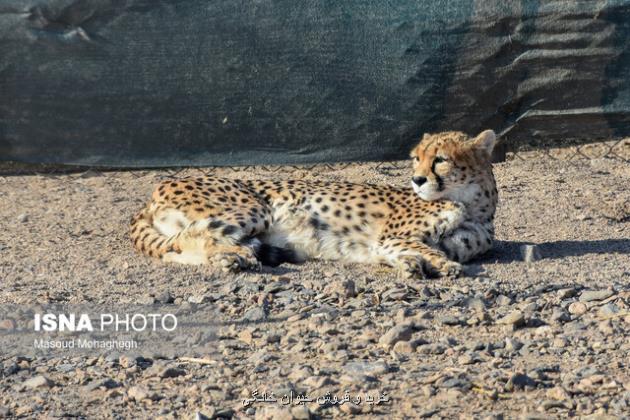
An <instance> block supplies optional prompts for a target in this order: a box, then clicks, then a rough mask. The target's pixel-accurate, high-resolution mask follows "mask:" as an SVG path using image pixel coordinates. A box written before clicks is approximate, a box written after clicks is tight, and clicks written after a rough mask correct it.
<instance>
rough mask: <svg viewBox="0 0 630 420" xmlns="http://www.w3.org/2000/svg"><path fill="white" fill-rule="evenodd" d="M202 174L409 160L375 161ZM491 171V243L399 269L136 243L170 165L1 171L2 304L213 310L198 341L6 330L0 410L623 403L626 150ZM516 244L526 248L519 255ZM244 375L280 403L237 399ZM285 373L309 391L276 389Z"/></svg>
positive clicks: (627, 294)
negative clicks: (88, 341)
mask: <svg viewBox="0 0 630 420" xmlns="http://www.w3.org/2000/svg"><path fill="white" fill-rule="evenodd" d="M191 172H194V173H198V172H196V171H191ZM185 173H186V172H183V173H181V174H180V175H184V174H185ZM215 173H216V174H217V175H221V176H227V177H235V178H254V177H258V178H259V177H264V178H274V177H283V178H285V177H289V176H290V177H294V178H298V179H299V178H303V179H315V178H318V179H329V180H350V181H355V182H374V183H389V184H395V185H406V184H407V183H408V178H409V174H408V172H407V171H405V170H400V169H397V168H395V167H390V166H389V165H388V164H383V165H381V167H380V168H378V169H377V168H376V166H375V165H373V164H372V165H351V166H349V167H345V168H344V167H334V168H332V169H330V170H325V171H322V170H319V169H315V170H295V171H292V172H291V173H288V172H285V171H281V172H277V173H274V172H271V171H257V170H254V169H247V170H242V171H233V170H228V169H226V170H218V171H215ZM495 173H496V177H497V183H498V186H499V192H500V198H501V202H500V205H499V209H498V213H497V216H496V227H497V229H496V230H497V242H496V245H495V248H494V250H493V251H491V252H490V253H489V254H488V255H486V256H485V257H484V258H482V259H480V260H477V261H475V262H473V263H472V264H469V265H468V266H467V268H466V272H465V275H464V276H463V277H461V278H458V279H431V280H423V279H417V280H409V281H403V280H400V279H398V278H397V277H396V275H395V273H394V272H392V271H390V270H389V269H387V268H385V267H373V266H359V265H343V264H339V263H330V262H308V263H305V264H303V265H299V266H296V265H284V266H281V267H278V268H275V269H271V268H264V269H263V271H262V272H260V273H249V272H248V273H241V274H237V275H234V274H223V273H221V272H216V271H213V270H212V269H211V268H209V267H189V266H177V265H166V264H163V263H161V262H158V261H154V260H150V259H149V258H146V257H144V256H140V255H137V254H135V253H134V252H133V250H132V248H131V246H130V242H129V239H128V236H127V235H128V222H129V220H130V217H131V215H132V214H133V213H134V212H135V211H136V210H137V209H139V208H140V207H141V206H142V205H143V204H144V202H145V201H146V200H147V199H148V196H149V194H150V192H151V190H152V187H153V185H155V184H156V182H157V181H158V180H160V179H161V177H163V176H165V172H159V171H142V172H133V173H131V172H110V173H105V174H102V173H94V172H86V173H82V174H72V175H56V176H50V175H48V176H47V175H42V176H7V177H0V231H2V235H0V291H1V292H0V304H5V305H6V304H21V305H27V304H46V303H66V304H73V303H76V304H79V303H83V304H85V303H89V304H94V305H96V304H105V305H114V304H148V303H161V304H165V305H172V306H173V307H174V308H177V307H187V306H190V305H197V304H200V303H201V306H200V308H202V309H203V308H204V307H207V308H212V310H214V311H216V313H217V314H218V315H217V317H218V318H219V319H218V320H217V321H218V322H221V323H223V324H224V325H225V326H224V327H222V329H221V331H220V333H219V334H218V335H217V339H216V351H215V352H213V353H212V354H208V355H207V356H205V357H201V358H200V359H193V360H190V359H183V358H181V357H180V358H178V357H168V356H162V357H160V356H158V355H156V356H155V357H140V356H137V355H134V354H125V353H123V354H120V353H112V354H109V355H105V356H98V355H83V356H72V357H69V356H68V357H66V356H64V355H63V353H61V354H55V355H51V356H49V357H28V356H14V355H12V356H9V355H8V353H9V352H8V351H6V350H7V348H6V347H5V351H1V350H0V361H1V364H0V417H1V416H8V417H14V416H16V417H20V416H21V417H42V416H49V417H85V418H94V417H110V418H126V417H132V418H143V417H144V418H149V417H153V418H155V417H160V416H161V417H162V418H180V417H183V418H195V417H196V418H199V419H203V418H206V417H207V418H222V417H234V418H257V419H263V418H269V419H271V418H274V419H291V418H296V419H306V418H318V417H322V418H329V417H345V416H347V415H349V414H355V415H357V416H359V417H361V416H363V417H364V418H371V417H375V416H384V417H386V418H404V417H407V418H419V417H426V418H428V417H435V418H454V417H458V416H462V417H464V418H495V419H498V418H502V417H503V418H532V419H533V418H545V419H546V418H565V417H567V416H578V417H588V418H609V417H606V415H608V416H610V417H611V418H629V417H628V416H629V414H628V413H630V359H629V357H628V354H629V352H630V339H629V331H630V312H629V310H630V229H629V224H628V223H629V222H630V188H628V186H629V185H630V165H629V164H628V163H627V162H623V161H620V160H615V159H594V160H580V161H574V162H568V161H553V160H549V159H544V160H540V159H528V160H525V161H520V160H513V161H509V162H506V163H502V164H498V165H496V169H495ZM525 244H536V247H535V254H538V255H535V256H538V257H540V258H534V259H535V261H530V262H525V261H523V259H522V256H521V248H522V247H523V245H525ZM204 305H205V306H204ZM3 328H4V329H10V328H11V324H10V322H9V321H7V320H0V329H3ZM2 354H5V355H4V356H2ZM254 391H257V392H258V394H259V395H262V394H263V393H271V392H273V393H274V395H275V396H277V397H278V400H279V402H277V403H273V402H263V401H254V402H251V404H248V405H247V406H246V405H245V404H244V403H243V400H244V399H247V398H249V397H251V396H252V392H254ZM291 391H293V393H294V394H295V395H298V394H307V395H308V396H309V397H311V398H312V399H313V401H312V402H303V403H302V404H300V403H299V402H296V401H293V402H292V403H291V404H289V405H283V404H281V402H280V396H283V395H284V394H289V395H290V394H291ZM346 391H347V392H348V393H349V395H350V398H351V401H343V400H342V401H339V400H334V398H333V399H332V400H326V401H325V400H324V399H320V401H319V402H318V401H317V400H316V399H317V397H325V395H326V393H330V394H329V396H336V397H338V398H339V399H342V398H343V396H344V395H345V393H346ZM356 396H361V398H362V401H361V403H359V404H356V403H355V402H358V400H356ZM368 396H369V397H372V398H375V401H373V402H371V403H368V402H367V401H366V397H368ZM381 399H382V400H381ZM335 402H336V403H335ZM341 402H343V404H342V403H341ZM589 416H590V417H589Z"/></svg>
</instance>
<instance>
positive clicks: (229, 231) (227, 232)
mask: <svg viewBox="0 0 630 420" xmlns="http://www.w3.org/2000/svg"><path fill="white" fill-rule="evenodd" d="M236 231H237V227H236V226H232V225H227V226H226V227H224V228H223V230H222V231H221V232H222V233H223V234H224V235H225V236H229V235H231V234H233V233H236Z"/></svg>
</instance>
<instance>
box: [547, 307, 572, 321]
mask: <svg viewBox="0 0 630 420" xmlns="http://www.w3.org/2000/svg"><path fill="white" fill-rule="evenodd" d="M567 321H571V316H570V315H569V314H568V313H566V312H565V311H564V310H563V309H560V308H555V309H554V310H553V312H552V314H551V323H552V324H562V323H565V322H567Z"/></svg>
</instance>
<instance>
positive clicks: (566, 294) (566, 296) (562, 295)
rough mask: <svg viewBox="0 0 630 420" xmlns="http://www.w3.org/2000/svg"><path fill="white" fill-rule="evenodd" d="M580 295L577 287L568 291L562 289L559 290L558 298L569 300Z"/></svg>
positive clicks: (567, 289)
mask: <svg viewBox="0 0 630 420" xmlns="http://www.w3.org/2000/svg"><path fill="white" fill-rule="evenodd" d="M577 293H578V289H576V288H575V287H569V288H566V289H560V290H558V298H560V299H569V298H572V297H573V296H575V295H577Z"/></svg>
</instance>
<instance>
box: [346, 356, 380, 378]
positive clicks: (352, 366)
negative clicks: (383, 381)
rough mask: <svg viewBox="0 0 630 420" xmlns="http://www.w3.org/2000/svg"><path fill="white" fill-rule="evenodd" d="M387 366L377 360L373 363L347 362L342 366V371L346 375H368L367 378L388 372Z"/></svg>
mask: <svg viewBox="0 0 630 420" xmlns="http://www.w3.org/2000/svg"><path fill="white" fill-rule="evenodd" d="M389 369H390V368H389V365H388V364H387V363H385V362H384V361H382V360H378V361H375V362H369V361H357V362H349V363H346V364H345V365H344V366H343V370H344V372H345V373H346V374H350V375H354V374H360V375H369V376H379V375H382V374H384V373H387V372H389Z"/></svg>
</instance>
